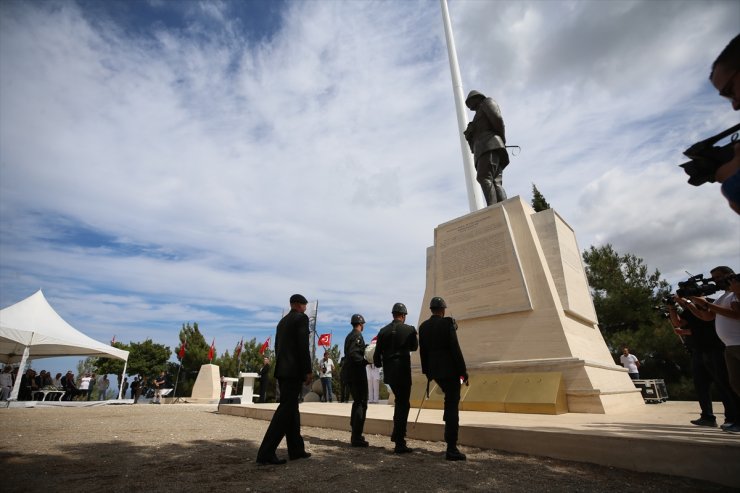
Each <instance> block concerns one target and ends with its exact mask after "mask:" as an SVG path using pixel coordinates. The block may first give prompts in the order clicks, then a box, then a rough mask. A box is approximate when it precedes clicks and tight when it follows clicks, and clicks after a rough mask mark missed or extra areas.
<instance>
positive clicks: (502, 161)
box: [465, 91, 509, 205]
mask: <svg viewBox="0 0 740 493" xmlns="http://www.w3.org/2000/svg"><path fill="white" fill-rule="evenodd" d="M478 98H480V99H481V101H480V104H479V105H478V106H477V107H476V108H475V110H474V111H475V116H474V117H473V121H471V122H470V123H469V124H468V127H467V128H466V129H465V139H466V140H467V141H468V145H469V146H470V151H471V152H472V153H473V156H474V158H475V169H476V173H477V174H476V177H475V179H476V181H478V183H479V184H480V186H481V189H482V190H483V195H484V197H485V198H486V205H492V204H495V203H497V202H501V201H503V200H506V192H505V191H504V187H503V172H504V168H505V167H506V166H507V165H508V164H509V154H508V153H507V152H506V129H505V127H504V119H503V117H502V116H501V109H500V108H499V106H498V104H496V101H494V100H493V99H491V98H487V97H485V96H484V95H483V94H481V93H480V92H478V91H470V94H468V97H467V98H466V99H465V104H466V105H468V107H469V108H470V105H469V103H470V102H471V101H475V100H476V99H478Z"/></svg>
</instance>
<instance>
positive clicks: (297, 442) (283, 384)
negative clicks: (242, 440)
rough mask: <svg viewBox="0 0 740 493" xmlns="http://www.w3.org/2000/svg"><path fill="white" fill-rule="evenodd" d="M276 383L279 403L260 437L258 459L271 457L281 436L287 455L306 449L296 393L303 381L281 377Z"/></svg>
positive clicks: (302, 451) (294, 455)
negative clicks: (262, 435) (286, 445)
mask: <svg viewBox="0 0 740 493" xmlns="http://www.w3.org/2000/svg"><path fill="white" fill-rule="evenodd" d="M278 385H279V386H280V405H279V406H278V408H277V410H276V411H275V414H273V415H272V420H271V421H270V426H269V427H268V428H267V432H266V433H265V437H264V438H263V439H262V445H260V449H259V451H258V452H257V460H258V461H267V460H270V459H271V458H273V457H274V456H275V451H276V450H277V448H278V445H280V442H281V441H282V440H283V437H285V441H286V442H287V444H288V456H289V457H291V458H292V457H298V456H300V455H302V454H303V453H304V452H305V451H306V449H305V446H304V443H303V437H302V436H301V414H300V412H299V411H298V395H299V394H300V392H301V386H302V385H303V382H302V381H301V380H299V379H294V378H281V379H279V380H278Z"/></svg>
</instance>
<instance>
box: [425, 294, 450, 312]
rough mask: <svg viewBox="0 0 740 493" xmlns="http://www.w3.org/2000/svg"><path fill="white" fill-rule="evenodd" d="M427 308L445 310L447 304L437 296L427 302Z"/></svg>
mask: <svg viewBox="0 0 740 493" xmlns="http://www.w3.org/2000/svg"><path fill="white" fill-rule="evenodd" d="M429 308H431V309H432V310H434V309H435V308H447V303H445V300H443V299H442V298H440V297H439V296H435V297H434V298H432V300H431V301H430V302H429Z"/></svg>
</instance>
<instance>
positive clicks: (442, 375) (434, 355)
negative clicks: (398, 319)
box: [419, 315, 467, 451]
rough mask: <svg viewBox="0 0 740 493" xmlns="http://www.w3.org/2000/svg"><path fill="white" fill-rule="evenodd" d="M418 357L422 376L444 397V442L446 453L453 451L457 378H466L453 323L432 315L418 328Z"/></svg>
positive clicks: (457, 422) (458, 385) (456, 410)
mask: <svg viewBox="0 0 740 493" xmlns="http://www.w3.org/2000/svg"><path fill="white" fill-rule="evenodd" d="M419 356H420V357H421V371H422V373H424V375H426V376H427V378H428V379H429V380H434V381H435V382H437V385H439V387H440V388H441V389H442V391H443V392H444V393H445V404H444V416H443V419H444V422H445V442H447V449H448V451H450V450H457V448H456V447H457V435H458V429H459V422H460V418H459V412H458V405H459V403H460V377H467V369H466V367H465V359H464V358H463V355H462V351H461V350H460V344H459V343H458V342H457V324H456V323H455V320H454V319H452V318H450V317H441V316H440V315H432V316H431V318H429V320H426V321H425V322H423V323H422V324H421V325H420V326H419Z"/></svg>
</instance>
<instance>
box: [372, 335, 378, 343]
mask: <svg viewBox="0 0 740 493" xmlns="http://www.w3.org/2000/svg"><path fill="white" fill-rule="evenodd" d="M377 343H378V336H375V337H373V338H372V340H371V341H370V344H377Z"/></svg>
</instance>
